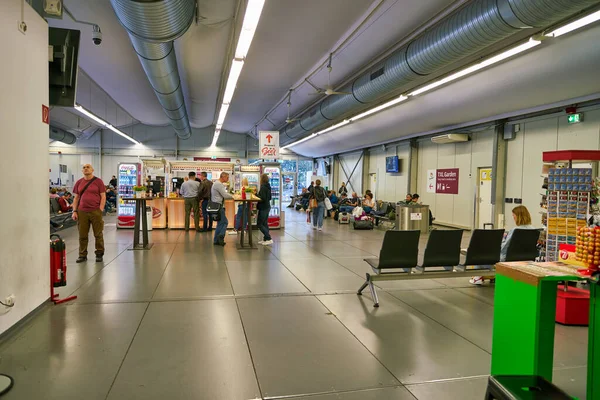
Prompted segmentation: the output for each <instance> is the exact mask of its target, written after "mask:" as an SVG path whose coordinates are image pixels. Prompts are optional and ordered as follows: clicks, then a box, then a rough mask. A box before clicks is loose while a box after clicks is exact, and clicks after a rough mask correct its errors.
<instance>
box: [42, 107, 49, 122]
mask: <svg viewBox="0 0 600 400" xmlns="http://www.w3.org/2000/svg"><path fill="white" fill-rule="evenodd" d="M42 122H43V123H45V124H49V123H50V109H49V108H48V106H45V105H43V104H42Z"/></svg>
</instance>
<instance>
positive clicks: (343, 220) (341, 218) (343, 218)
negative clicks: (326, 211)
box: [338, 212, 350, 224]
mask: <svg viewBox="0 0 600 400" xmlns="http://www.w3.org/2000/svg"><path fill="white" fill-rule="evenodd" d="M338 222H339V223H340V224H349V223H350V214H348V213H347V212H341V213H339V215H338Z"/></svg>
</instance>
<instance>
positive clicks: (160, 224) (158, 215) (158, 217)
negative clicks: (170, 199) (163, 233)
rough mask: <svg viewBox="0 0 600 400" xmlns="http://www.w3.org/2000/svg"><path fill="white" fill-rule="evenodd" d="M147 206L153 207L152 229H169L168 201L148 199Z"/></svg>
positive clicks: (161, 198) (162, 198) (156, 198)
mask: <svg viewBox="0 0 600 400" xmlns="http://www.w3.org/2000/svg"><path fill="white" fill-rule="evenodd" d="M146 204H147V205H148V206H150V207H152V229H165V228H166V227H167V199H165V198H164V197H155V198H148V199H147V200H146Z"/></svg>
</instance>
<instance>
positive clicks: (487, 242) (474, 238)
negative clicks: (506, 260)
mask: <svg viewBox="0 0 600 400" xmlns="http://www.w3.org/2000/svg"><path fill="white" fill-rule="evenodd" d="M503 237H504V230H503V229H475V230H474V231H473V234H472V235H471V241H470V242H469V247H468V248H467V252H466V257H465V262H464V263H463V264H462V265H460V267H461V268H464V269H465V270H466V269H469V270H470V271H472V270H491V269H493V268H494V265H496V263H498V262H499V261H500V250H501V248H502V238H503Z"/></svg>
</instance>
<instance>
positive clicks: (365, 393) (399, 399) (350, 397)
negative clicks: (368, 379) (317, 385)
mask: <svg viewBox="0 0 600 400" xmlns="http://www.w3.org/2000/svg"><path fill="white" fill-rule="evenodd" d="M295 398H298V399H303V400H415V397H414V396H413V395H412V394H411V393H410V392H409V391H408V390H407V389H406V388H404V387H402V386H396V387H388V388H381V389H367V390H360V391H355V392H344V393H333V394H324V395H316V396H302V397H295Z"/></svg>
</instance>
